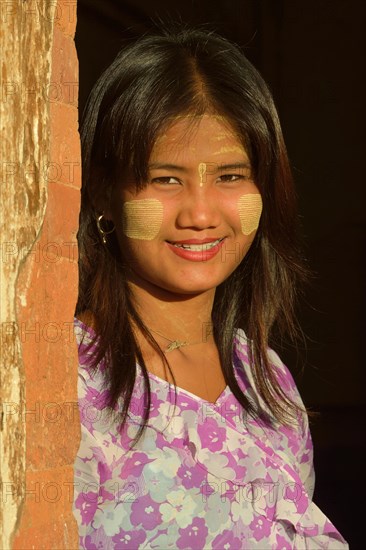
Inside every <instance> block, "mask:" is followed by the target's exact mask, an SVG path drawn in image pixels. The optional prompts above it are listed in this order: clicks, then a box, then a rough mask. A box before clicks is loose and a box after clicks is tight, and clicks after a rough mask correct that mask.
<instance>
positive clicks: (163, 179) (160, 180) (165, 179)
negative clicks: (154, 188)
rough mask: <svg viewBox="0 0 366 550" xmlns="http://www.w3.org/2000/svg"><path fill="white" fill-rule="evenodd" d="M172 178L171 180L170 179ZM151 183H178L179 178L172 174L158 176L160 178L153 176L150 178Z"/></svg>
mask: <svg viewBox="0 0 366 550" xmlns="http://www.w3.org/2000/svg"><path fill="white" fill-rule="evenodd" d="M172 180H173V181H172ZM151 183H160V184H162V185H174V184H179V183H180V182H179V180H177V178H174V177H173V176H165V177H163V176H162V177H160V178H153V179H152V180H151Z"/></svg>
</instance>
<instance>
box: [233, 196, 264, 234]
mask: <svg viewBox="0 0 366 550" xmlns="http://www.w3.org/2000/svg"><path fill="white" fill-rule="evenodd" d="M238 212H239V218H240V223H241V230H242V233H244V235H250V234H251V233H252V232H253V231H254V230H255V229H258V225H259V220H260V217H261V213H262V197H261V196H260V194H259V193H247V194H246V195H242V196H241V197H239V200H238Z"/></svg>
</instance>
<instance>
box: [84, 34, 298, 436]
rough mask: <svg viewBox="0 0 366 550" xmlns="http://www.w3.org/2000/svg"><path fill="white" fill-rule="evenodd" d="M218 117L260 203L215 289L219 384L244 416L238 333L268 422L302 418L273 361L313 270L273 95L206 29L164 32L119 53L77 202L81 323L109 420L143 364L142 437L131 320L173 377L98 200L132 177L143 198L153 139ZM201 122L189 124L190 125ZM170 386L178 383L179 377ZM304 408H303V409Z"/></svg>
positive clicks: (87, 135)
mask: <svg viewBox="0 0 366 550" xmlns="http://www.w3.org/2000/svg"><path fill="white" fill-rule="evenodd" d="M205 113H210V114H214V113H215V114H219V115H223V116H224V117H225V118H226V119H227V120H228V121H229V123H230V124H231V126H232V127H233V129H234V130H235V132H236V134H237V136H238V138H239V139H240V140H241V142H242V144H243V146H244V147H245V149H246V151H247V153H248V155H249V158H250V161H251V165H252V169H253V179H254V181H255V183H256V184H257V186H258V188H259V190H260V193H261V195H262V200H263V213H262V218H261V222H260V226H259V228H258V232H257V234H256V237H255V239H254V241H253V243H252V246H251V248H250V250H249V252H248V253H247V255H246V256H245V258H244V259H243V261H242V262H241V264H240V265H239V266H238V268H237V269H236V270H235V271H234V272H233V273H232V274H231V275H230V276H229V277H228V279H227V280H225V281H224V282H223V283H222V284H220V285H219V286H218V287H217V289H216V294H215V299H214V304H213V310H212V323H213V335H214V339H215V342H216V345H217V348H218V351H219V356H220V361H221V365H222V369H223V374H224V378H225V380H226V383H227V384H228V385H229V387H230V389H231V391H232V392H233V394H234V395H235V397H236V399H237V400H238V401H239V402H240V404H241V405H242V406H243V409H244V411H245V413H246V414H251V415H255V414H258V411H256V410H255V407H254V405H253V403H252V402H251V401H250V400H248V399H247V397H246V396H245V395H244V394H243V392H242V391H241V389H240V387H239V385H238V383H237V380H236V378H235V375H234V370H233V351H234V335H235V331H236V328H243V329H244V331H245V333H246V335H247V337H248V343H249V359H250V365H251V368H252V372H253V376H254V380H255V383H256V386H257V387H256V391H257V392H258V394H259V395H260V396H261V397H262V398H263V400H264V402H265V403H266V404H267V406H268V407H269V410H270V412H271V413H272V415H273V418H274V419H276V420H277V421H280V422H282V423H284V424H291V423H292V422H293V421H294V420H295V419H296V417H297V416H298V414H299V413H300V408H299V406H298V405H297V404H296V403H294V402H292V401H291V400H290V399H289V398H288V396H287V395H286V393H285V392H284V390H283V389H282V387H281V384H280V382H279V377H278V373H276V372H275V371H274V368H273V366H272V365H271V363H270V360H269V358H268V343H269V341H270V337H271V335H272V332H273V329H274V328H276V331H278V333H279V334H286V336H287V337H290V338H295V336H296V335H297V333H298V330H297V323H296V319H295V315H294V304H295V295H296V288H297V286H298V285H297V283H298V282H299V280H301V279H304V278H305V275H306V268H305V267H304V266H303V263H302V260H301V254H300V252H299V250H298V245H297V241H296V233H297V232H296V226H297V213H296V200H295V192H294V188H293V182H292V177H291V171H290V167H289V162H288V158H287V153H286V148H285V144H284V141H283V137H282V132H281V127H280V123H279V120H278V116H277V112H276V109H275V106H274V103H273V100H272V97H271V94H270V92H269V90H268V88H267V86H266V84H265V82H264V81H263V79H262V77H261V76H260V75H259V73H258V72H257V71H256V69H255V68H254V67H253V66H252V65H251V63H250V62H249V61H248V60H247V59H246V57H245V56H244V54H243V53H242V52H241V50H240V48H239V47H238V46H237V45H235V44H233V43H231V42H230V41H228V40H227V39H225V38H223V37H221V36H219V35H218V34H216V33H215V32H213V31H210V30H206V29H192V28H189V27H188V26H186V25H180V27H179V28H176V27H174V26H173V27H172V26H171V27H170V29H169V30H168V29H167V28H164V26H163V27H161V28H160V29H159V30H158V31H157V32H155V33H154V34H147V35H145V36H143V37H141V38H140V39H138V40H137V41H136V42H135V43H133V44H132V45H128V46H127V47H126V48H124V49H122V51H120V53H119V54H118V55H117V57H116V59H115V60H114V61H113V63H112V64H111V65H110V67H108V68H107V70H106V71H105V72H104V73H103V74H102V76H101V77H100V78H99V80H98V81H97V83H96V84H95V86H94V88H93V90H92V92H91V94H90V96H89V99H88V102H87V105H86V108H85V111H84V115H83V120H82V128H81V140H82V158H83V183H82V204H81V212H80V228H79V232H78V243H79V252H80V256H79V274H80V279H79V281H80V286H79V299H78V303H77V308H76V312H75V315H76V316H78V315H79V314H82V313H84V312H88V313H89V314H91V315H93V317H94V320H95V326H94V329H95V331H96V338H97V339H98V342H97V343H98V351H97V352H96V353H95V354H94V355H93V356H92V357H91V362H90V367H91V368H92V369H97V368H98V364H99V363H100V361H101V360H102V359H105V360H107V369H106V370H105V387H107V388H108V389H109V396H110V398H109V402H108V404H107V409H108V410H109V411H115V410H117V408H118V407H117V403H118V402H119V398H122V401H123V407H122V411H119V412H118V414H119V419H120V421H121V427H122V426H123V425H124V423H125V421H126V419H127V416H128V409H129V405H130V401H131V395H132V392H133V388H134V384H135V378H136V361H137V362H138V363H139V365H140V366H141V367H142V372H143V376H144V381H145V390H146V391H145V412H144V417H143V424H142V425H141V426H140V429H139V431H138V433H137V436H136V438H135V439H134V440H133V445H135V444H136V443H137V442H138V440H139V439H140V437H141V436H142V433H143V430H144V428H145V426H146V423H147V421H148V418H149V410H150V397H151V394H150V383H149V378H148V374H147V369H146V365H145V363H144V359H143V357H142V354H141V351H140V349H139V346H138V344H137V340H136V338H135V337H134V333H133V330H132V326H131V320H132V321H133V322H134V323H135V324H136V325H137V326H138V327H139V329H140V330H141V331H142V333H143V334H144V335H145V337H146V338H147V339H148V341H149V342H151V344H152V345H153V347H154V349H155V350H156V351H157V352H158V353H159V354H160V356H161V358H162V360H163V361H164V362H165V364H166V365H167V366H168V368H169V371H170V372H171V369H170V367H169V364H168V362H167V360H166V358H165V356H164V355H163V352H162V350H161V349H160V347H159V345H158V344H157V342H156V341H155V340H154V337H153V336H152V334H151V333H150V332H149V330H148V328H147V327H146V326H145V325H144V323H143V321H142V320H141V319H140V317H139V316H138V314H137V311H136V309H135V307H134V305H133V297H132V296H131V294H130V291H129V287H128V284H127V279H126V260H125V259H124V257H123V251H121V250H120V248H119V245H118V242H117V239H116V236H115V233H111V234H110V235H108V236H107V239H108V241H107V245H104V244H103V243H102V241H101V239H100V235H99V234H98V230H97V225H96V218H97V216H98V214H100V211H98V199H99V198H100V197H106V196H108V195H109V193H110V192H111V189H112V188H113V186H114V185H116V184H117V183H118V184H120V183H121V178H122V179H123V174H126V173H127V171H129V172H130V173H132V174H133V177H134V180H135V181H136V187H137V189H142V188H143V187H144V185H145V183H144V182H146V181H147V177H148V169H147V165H148V161H149V157H150V154H151V151H152V147H153V145H154V143H155V140H156V138H157V137H158V135H159V134H161V132H163V131H164V128H165V127H166V125H167V121H168V120H169V119H170V118H171V117H174V116H177V115H187V114H190V115H196V116H199V115H203V114H205ZM191 120H192V124H194V120H195V118H194V117H191ZM172 376H173V380H174V387H175V386H176V384H175V379H174V375H173V374H172ZM301 410H302V409H301Z"/></svg>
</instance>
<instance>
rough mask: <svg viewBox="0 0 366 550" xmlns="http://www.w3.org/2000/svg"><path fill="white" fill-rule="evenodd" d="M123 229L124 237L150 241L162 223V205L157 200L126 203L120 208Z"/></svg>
mask: <svg viewBox="0 0 366 550" xmlns="http://www.w3.org/2000/svg"><path fill="white" fill-rule="evenodd" d="M122 221H123V229H124V234H125V235H126V237H129V238H130V239H141V240H146V241H151V240H152V239H154V238H155V237H156V236H157V235H158V233H159V231H160V227H161V224H162V221H163V205H162V203H161V202H160V201H159V200H158V199H140V200H134V201H127V202H125V203H124V204H123V208H122Z"/></svg>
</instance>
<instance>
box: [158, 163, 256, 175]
mask: <svg viewBox="0 0 366 550" xmlns="http://www.w3.org/2000/svg"><path fill="white" fill-rule="evenodd" d="M206 164H207V165H208V166H212V165H215V164H216V165H217V167H218V169H217V170H216V172H211V173H217V172H219V171H222V170H235V169H238V168H243V169H245V168H249V169H250V168H251V166H250V163H249V162H234V163H231V164H217V163H216V162H207V163H206ZM148 168H149V170H154V169H159V170H177V171H179V172H188V170H187V168H184V166H178V165H176V164H160V163H158V162H153V163H152V164H149V166H148Z"/></svg>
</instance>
